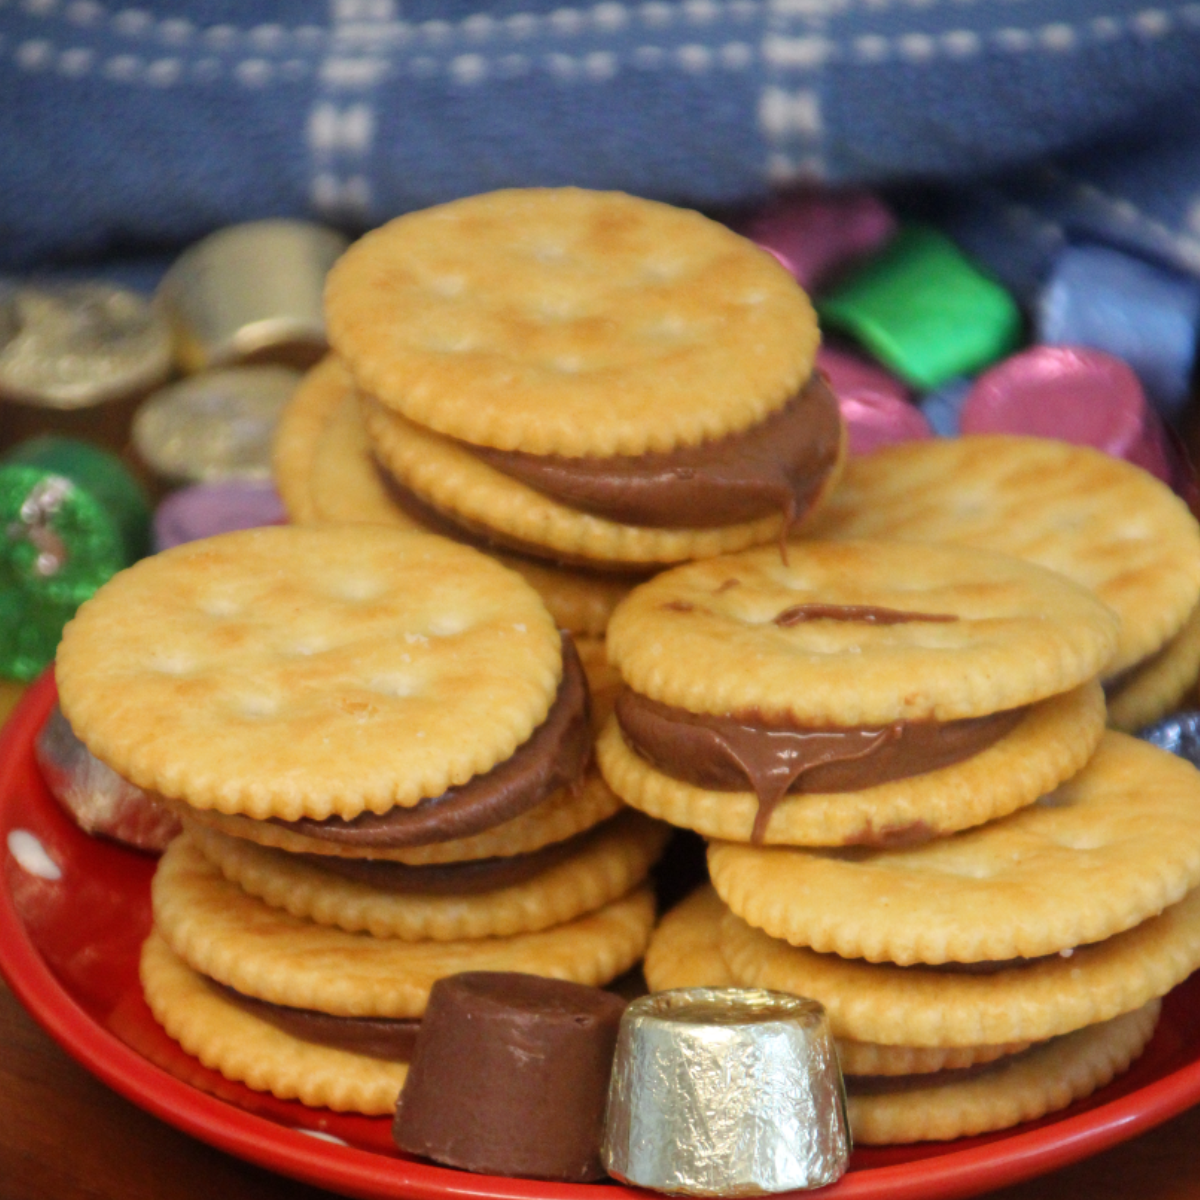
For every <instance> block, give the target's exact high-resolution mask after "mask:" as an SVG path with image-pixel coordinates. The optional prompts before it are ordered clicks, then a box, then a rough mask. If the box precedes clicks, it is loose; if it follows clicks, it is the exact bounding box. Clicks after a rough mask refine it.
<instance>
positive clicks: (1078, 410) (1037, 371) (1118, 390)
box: [959, 346, 1171, 483]
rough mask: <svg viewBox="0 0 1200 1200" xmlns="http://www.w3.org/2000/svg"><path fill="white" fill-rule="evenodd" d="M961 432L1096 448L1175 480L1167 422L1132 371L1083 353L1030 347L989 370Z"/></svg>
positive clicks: (967, 405) (970, 400) (1098, 354)
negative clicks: (1164, 429) (1028, 436)
mask: <svg viewBox="0 0 1200 1200" xmlns="http://www.w3.org/2000/svg"><path fill="white" fill-rule="evenodd" d="M959 424H960V430H961V432H962V433H1020V434H1032V435H1034V436H1037V437H1049V438H1058V439H1059V440H1060V441H1064V442H1072V443H1074V444H1075V445H1080V446H1094V447H1095V448H1096V449H1097V450H1103V451H1104V452H1105V453H1106V454H1111V455H1113V457H1115V458H1123V459H1126V460H1127V461H1129V462H1132V463H1134V464H1136V465H1137V466H1140V467H1143V468H1144V469H1146V470H1147V471H1149V472H1151V474H1153V475H1156V476H1157V477H1158V478H1159V479H1161V480H1162V481H1163V482H1164V483H1169V482H1170V481H1171V469H1170V464H1169V462H1168V460H1167V456H1166V451H1165V439H1164V436H1163V432H1162V428H1161V423H1160V422H1159V420H1158V418H1157V416H1156V415H1155V413H1154V411H1153V409H1151V408H1150V406H1149V405H1148V404H1147V403H1146V397H1145V393H1144V392H1143V391H1142V385H1141V383H1140V382H1139V381H1138V377H1137V375H1136V374H1134V372H1133V369H1132V368H1131V367H1130V366H1129V365H1128V364H1127V363H1125V362H1122V361H1121V360H1120V359H1119V358H1115V357H1114V356H1113V355H1111V354H1106V353H1105V352H1104V351H1102V350H1093V349H1089V348H1088V347H1085V346H1032V347H1030V348H1029V349H1028V350H1022V351H1021V352H1020V353H1018V354H1014V355H1012V356H1011V357H1010V358H1006V359H1005V360H1004V361H1003V362H1000V363H998V364H997V365H996V366H994V367H992V368H991V369H990V370H988V371H985V372H984V373H983V374H982V375H981V376H980V377H979V378H978V379H977V380H976V381H975V384H974V386H973V387H972V388H971V391H970V393H969V394H968V396H967V398H966V401H965V402H964V404H963V408H962V412H961V414H960V420H959Z"/></svg>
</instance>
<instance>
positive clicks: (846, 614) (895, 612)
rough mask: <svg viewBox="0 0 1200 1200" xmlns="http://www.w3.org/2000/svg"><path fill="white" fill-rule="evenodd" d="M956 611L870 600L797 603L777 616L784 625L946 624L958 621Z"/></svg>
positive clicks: (780, 623) (786, 627)
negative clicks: (923, 610)
mask: <svg viewBox="0 0 1200 1200" xmlns="http://www.w3.org/2000/svg"><path fill="white" fill-rule="evenodd" d="M957 620H958V617H957V616H955V615H954V614H952V613H918V612H901V611H900V610H899V609H896V608H877V607H875V606H874V605H870V604H793V605H792V607H791V608H785V609H784V610H783V612H781V613H779V614H777V616H776V617H775V624H776V625H778V626H779V627H780V628H781V629H790V628H791V627H792V626H793V625H803V624H804V623H805V622H806V621H848V622H858V623H860V624H862V625H911V624H914V623H916V622H920V621H932V622H936V623H939V624H943V623H945V622H947V621H957Z"/></svg>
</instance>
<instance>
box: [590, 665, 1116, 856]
mask: <svg viewBox="0 0 1200 1200" xmlns="http://www.w3.org/2000/svg"><path fill="white" fill-rule="evenodd" d="M1104 718H1105V709H1104V693H1103V691H1102V689H1101V687H1100V685H1099V684H1098V683H1096V682H1095V681H1094V680H1093V681H1092V682H1090V683H1085V684H1082V685H1081V686H1080V687H1078V688H1075V689H1074V690H1072V691H1070V692H1066V693H1064V694H1063V695H1061V696H1051V697H1050V698H1049V699H1048V700H1043V701H1041V702H1040V703H1039V704H1036V705H1034V706H1032V707H1031V708H1030V710H1029V711H1028V713H1026V715H1025V716H1024V718H1023V719H1022V720H1021V721H1020V722H1019V723H1018V724H1017V725H1016V727H1015V728H1014V729H1012V730H1011V731H1010V732H1009V733H1007V734H1006V735H1005V736H1004V737H1003V738H1001V739H1000V740H999V741H997V742H995V743H993V744H992V745H991V746H988V747H987V748H986V749H984V750H981V751H980V752H979V753H978V754H975V755H972V756H971V757H970V758H967V759H964V760H963V761H962V762H958V763H954V764H952V765H951V766H948V767H942V768H940V769H939V770H936V771H928V772H926V773H924V774H921V775H913V776H910V777H909V778H907V779H896V780H892V781H891V782H888V783H881V784H877V785H876V786H875V787H869V788H863V789H862V790H860V791H856V792H826V793H817V792H813V793H801V794H795V795H789V796H786V797H784V799H783V800H781V801H780V802H779V804H778V805H777V806H776V807H775V808H774V809H773V810H772V812H771V816H770V819H769V821H768V822H767V826H766V830H765V833H764V835H763V844H764V845H768V846H771V845H778V846H847V845H867V846H871V845H888V844H895V843H896V842H897V841H901V840H905V839H907V840H910V841H911V840H913V839H914V838H921V837H935V836H941V835H945V834H948V833H954V832H955V831H957V830H960V829H967V828H970V827H971V826H974V825H979V824H981V823H983V822H984V821H991V820H994V819H995V818H997V817H1003V816H1007V815H1008V814H1009V813H1011V812H1014V811H1015V810H1016V809H1018V808H1022V807H1024V806H1025V805H1027V804H1032V803H1033V802H1034V801H1035V800H1036V799H1037V798H1038V797H1039V796H1042V795H1044V794H1045V793H1046V792H1048V791H1050V790H1051V789H1052V788H1054V787H1056V786H1057V785H1058V784H1059V783H1060V782H1061V781H1062V780H1064V779H1068V778H1070V776H1072V775H1074V774H1075V772H1076V771H1078V770H1079V769H1080V768H1081V767H1082V766H1083V765H1084V764H1085V763H1086V762H1087V760H1088V759H1089V758H1090V757H1091V754H1092V752H1093V751H1094V750H1095V748H1096V746H1097V745H1098V744H1099V741H1100V738H1101V736H1102V735H1103V733H1104ZM596 760H597V762H598V763H599V766H600V769H601V771H603V773H604V776H605V778H606V779H607V780H608V782H609V784H610V786H611V787H612V788H613V790H614V791H615V792H616V793H617V794H618V795H619V796H620V797H621V798H622V799H623V800H624V801H625V802H626V803H627V804H630V805H632V806H633V807H634V808H637V809H640V810H641V811H642V812H644V813H646V814H647V815H649V816H652V817H657V818H659V819H660V820H663V821H667V822H669V823H670V824H672V825H679V826H682V827H683V828H685V829H694V830H695V831H696V832H697V833H700V834H703V836H705V837H707V838H719V839H721V840H723V841H730V842H749V841H751V835H752V833H753V831H754V822H755V818H756V816H757V814H758V797H757V796H756V795H754V793H753V792H714V791H709V790H707V789H705V788H701V787H697V786H695V785H694V784H690V783H685V782H684V781H682V780H679V779H673V778H672V777H671V776H669V775H666V774H664V773H663V772H661V771H658V770H656V769H655V768H654V767H652V766H651V765H650V764H649V763H648V762H647V761H646V760H645V759H644V758H642V757H641V755H639V754H637V753H636V752H635V751H633V750H632V749H630V747H629V746H628V744H627V743H626V741H625V739H624V737H623V736H622V734H621V730H620V727H619V725H618V724H617V721H616V719H615V717H614V718H610V719H609V721H608V723H607V724H606V726H605V727H604V729H603V731H602V732H601V734H600V737H599V739H598V740H597V743H596Z"/></svg>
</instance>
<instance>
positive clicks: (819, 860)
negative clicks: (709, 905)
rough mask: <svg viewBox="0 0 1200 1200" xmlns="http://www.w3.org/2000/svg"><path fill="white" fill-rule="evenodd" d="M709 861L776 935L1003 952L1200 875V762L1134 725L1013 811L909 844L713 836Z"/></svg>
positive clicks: (1175, 889) (732, 902)
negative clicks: (1152, 740) (1139, 733)
mask: <svg viewBox="0 0 1200 1200" xmlns="http://www.w3.org/2000/svg"><path fill="white" fill-rule="evenodd" d="M708 865H709V872H710V874H711V876H712V880H713V883H714V885H715V886H716V889H717V891H718V892H719V893H720V894H721V897H722V899H723V900H724V901H725V903H726V904H728V905H729V907H730V908H731V909H732V910H733V911H734V912H735V913H737V914H738V915H739V916H741V917H743V918H744V919H745V920H747V921H748V922H749V923H750V924H751V925H755V926H757V927H758V928H760V929H763V930H765V931H766V932H767V933H768V934H770V935H771V936H772V937H777V938H782V939H784V940H785V941H788V942H791V943H792V944H794V945H799V946H809V947H811V948H812V949H814V950H817V951H820V952H823V953H825V952H827V953H832V954H840V955H842V956H843V957H845V958H863V959H867V960H868V961H870V962H889V963H898V964H901V965H904V966H907V965H909V964H912V963H928V964H938V963H944V962H968V963H969V962H981V961H987V962H1000V961H1006V960H1008V959H1014V958H1039V957H1041V956H1042V955H1055V954H1058V953H1060V952H1061V951H1064V950H1065V951H1070V950H1072V949H1073V948H1075V947H1079V946H1083V945H1085V944H1088V943H1098V942H1101V941H1103V939H1105V938H1108V937H1111V936H1112V935H1113V934H1117V933H1120V932H1121V931H1122V930H1127V929H1131V928H1133V927H1134V926H1136V925H1139V924H1140V923H1141V922H1142V921H1144V920H1146V919H1147V918H1148V917H1153V916H1155V915H1156V914H1158V913H1160V912H1161V911H1162V910H1163V909H1164V908H1167V907H1168V906H1170V905H1172V904H1175V903H1177V902H1178V901H1180V900H1182V899H1183V897H1184V895H1185V894H1186V893H1188V892H1189V891H1191V889H1193V888H1194V887H1196V886H1197V885H1198V884H1200V771H1197V770H1196V768H1195V767H1193V766H1192V765H1191V764H1190V763H1188V762H1186V761H1185V760H1184V759H1181V758H1178V757H1176V756H1175V755H1173V754H1169V753H1167V752H1166V751H1165V750H1160V749H1158V748H1157V747H1156V746H1151V745H1149V744H1148V743H1146V742H1142V741H1138V740H1137V739H1136V738H1131V737H1128V736H1126V735H1125V734H1122V733H1116V732H1113V731H1109V732H1107V733H1106V734H1105V735H1104V738H1103V740H1102V741H1101V743H1100V746H1099V748H1098V749H1097V750H1096V753H1095V754H1094V755H1093V757H1092V759H1091V761H1090V762H1089V763H1088V764H1087V766H1086V767H1084V768H1083V770H1082V771H1080V772H1079V773H1078V774H1077V775H1075V776H1074V777H1073V778H1071V779H1069V780H1067V781H1066V782H1065V783H1064V784H1062V785H1061V786H1060V787H1059V788H1058V789H1057V790H1056V791H1054V792H1053V793H1051V794H1050V795H1047V796H1044V797H1042V798H1041V799H1040V800H1039V801H1038V802H1037V803H1035V804H1032V805H1030V806H1029V807H1027V808H1024V809H1022V810H1021V811H1019V812H1017V813H1014V814H1013V815H1012V816H1010V817H1007V818H1005V819H1004V820H1001V821H993V822H990V823H988V824H986V825H981V826H978V827H976V828H975V829H971V830H967V831H965V832H962V833H958V834H955V835H954V836H952V837H945V838H935V839H933V840H932V841H928V842H924V843H922V844H921V845H918V846H913V847H910V848H906V849H894V850H870V849H858V848H852V849H846V850H813V849H799V848H784V847H769V848H765V847H754V846H746V845H739V844H735V843H732V842H714V843H712V844H710V846H709V851H708Z"/></svg>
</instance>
